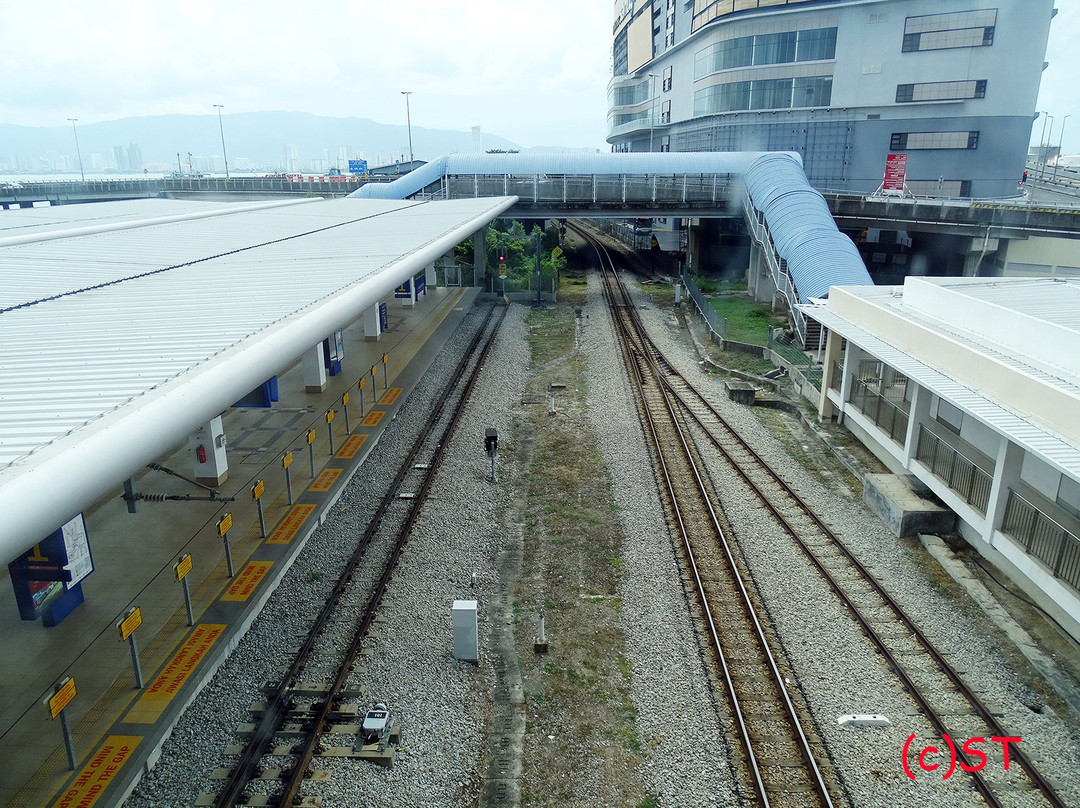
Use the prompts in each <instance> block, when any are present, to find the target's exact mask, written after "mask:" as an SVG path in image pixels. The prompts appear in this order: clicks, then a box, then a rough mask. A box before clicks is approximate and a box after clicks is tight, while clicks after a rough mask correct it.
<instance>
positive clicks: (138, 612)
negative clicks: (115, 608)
mask: <svg viewBox="0 0 1080 808" xmlns="http://www.w3.org/2000/svg"><path fill="white" fill-rule="evenodd" d="M141 625H142V609H140V608H139V607H138V606H135V607H134V608H132V609H129V610H128V613H127V615H126V616H125V617H124V619H123V620H121V621H120V622H119V623H117V624H116V628H117V630H118V631H119V632H120V641H121V642H123V641H124V640H126V639H128V638H129V637H130V636H131V635H132V634H134V633H135V629H137V628H138V627H139V626H141Z"/></svg>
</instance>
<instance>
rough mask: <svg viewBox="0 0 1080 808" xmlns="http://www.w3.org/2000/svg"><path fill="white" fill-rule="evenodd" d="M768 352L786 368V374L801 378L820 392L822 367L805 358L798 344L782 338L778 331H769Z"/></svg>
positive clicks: (788, 338) (781, 332) (809, 358)
mask: <svg viewBox="0 0 1080 808" xmlns="http://www.w3.org/2000/svg"><path fill="white" fill-rule="evenodd" d="M769 350H770V351H772V353H774V354H776V356H778V357H779V358H780V359H781V360H782V362H783V364H786V365H787V367H788V373H790V374H793V375H798V376H802V377H803V378H804V379H805V380H806V381H807V382H809V383H810V385H811V386H813V387H814V388H816V389H817V391H818V392H819V393H820V392H821V384H822V377H823V375H824V374H823V372H822V367H821V365H819V364H817V363H816V362H814V360H813V359H812V358H811V357H809V356H807V355H806V353H805V352H804V351H803V349H802V347H801V346H800V345H799V343H798V342H797V341H796V340H794V339H792V338H791V337H786V336H784V332H783V331H781V330H779V329H775V328H773V329H769Z"/></svg>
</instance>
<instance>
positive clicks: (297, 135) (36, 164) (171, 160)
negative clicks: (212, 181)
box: [0, 112, 517, 172]
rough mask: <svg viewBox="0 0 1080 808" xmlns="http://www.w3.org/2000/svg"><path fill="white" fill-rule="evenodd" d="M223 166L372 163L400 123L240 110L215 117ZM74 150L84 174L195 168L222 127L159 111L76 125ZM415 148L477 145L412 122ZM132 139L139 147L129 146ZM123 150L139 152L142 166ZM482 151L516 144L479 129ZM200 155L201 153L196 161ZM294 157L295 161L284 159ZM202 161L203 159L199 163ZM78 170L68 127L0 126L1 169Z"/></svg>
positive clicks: (203, 118) (215, 154)
mask: <svg viewBox="0 0 1080 808" xmlns="http://www.w3.org/2000/svg"><path fill="white" fill-rule="evenodd" d="M221 122H222V125H223V128H224V133H225V146H226V148H227V150H228V155H229V166H230V168H233V169H234V170H240V169H241V168H243V167H249V168H251V169H254V170H260V171H261V170H267V171H270V170H274V171H283V170H284V171H287V170H298V171H310V170H325V169H326V168H331V167H335V166H337V167H340V168H343V169H345V168H347V166H339V163H340V162H341V159H342V158H343V157H344V158H345V159H350V158H351V159H357V158H361V157H364V158H366V159H367V160H368V162H369V164H370V165H372V166H374V165H377V164H379V163H380V162H393V161H395V160H399V159H402V158H404V159H406V160H407V159H408V157H409V154H408V152H409V147H408V143H409V132H408V129H407V127H406V126H403V125H394V124H381V123H376V122H375V121H371V120H368V119H367V118H328V117H322V116H318V115H311V114H308V113H304V112H242V113H236V114H232V115H225V116H223V117H222V119H221ZM76 126H77V132H78V140H79V149H80V151H81V152H82V159H83V164H84V167H85V169H86V171H87V172H90V171H101V170H109V169H128V170H133V169H138V170H141V168H142V167H146V168H148V169H149V170H151V171H158V170H161V169H163V168H164V169H166V170H168V169H169V168H170V167H171V168H172V169H175V168H176V166H177V155H178V154H179V155H180V160H181V163H182V164H183V169H184V170H187V167H188V166H187V162H188V157H187V155H188V154H191V155H192V161H193V165H194V167H195V168H196V169H197V170H211V171H214V170H217V171H220V170H221V167H220V165H218V164H217V162H215V161H218V162H220V160H221V132H220V130H219V128H218V118H217V116H216V115H159V116H153V117H141V118H122V119H120V120H116V121H103V122H101V123H90V124H81V123H79V124H76ZM412 141H413V154H414V155H415V156H416V158H417V159H420V160H430V159H431V158H433V157H437V156H438V155H441V154H447V153H451V152H472V151H475V150H476V145H475V138H474V136H473V133H472V132H455V131H451V130H445V129H428V128H425V127H420V126H414V127H413V128H412ZM131 144H134V145H135V146H137V147H138V150H137V152H135V151H134V150H131V149H130V148H129V147H130V145H131ZM115 147H120V149H121V150H122V156H121V157H120V161H119V162H124V163H129V162H131V163H134V160H129V157H128V155H129V154H137V155H139V156H140V157H141V165H139V166H136V165H134V164H129V165H120V164H118V159H117V156H116V154H115V153H114V148H115ZM482 147H483V149H485V150H486V149H515V148H517V147H516V146H515V144H513V143H511V142H510V141H508V140H506V139H505V138H501V137H498V136H497V135H491V134H487V133H484V134H483V135H482ZM199 158H202V160H201V161H200V160H199ZM290 161H292V162H293V163H295V165H289V162H290ZM200 163H201V164H200ZM72 167H74V168H75V169H76V170H77V168H78V163H77V160H76V149H75V136H74V133H73V132H72V128H71V127H70V126H50V127H40V126H39V127H31V126H12V125H8V124H0V171H31V170H33V171H48V170H63V169H64V168H68V169H70V168H72Z"/></svg>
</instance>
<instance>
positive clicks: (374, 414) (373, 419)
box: [363, 410, 386, 426]
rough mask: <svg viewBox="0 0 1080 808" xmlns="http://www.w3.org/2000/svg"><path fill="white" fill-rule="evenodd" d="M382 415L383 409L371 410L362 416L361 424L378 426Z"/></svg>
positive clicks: (383, 413)
mask: <svg viewBox="0 0 1080 808" xmlns="http://www.w3.org/2000/svg"><path fill="white" fill-rule="evenodd" d="M384 415H386V412H385V411H384V410H372V411H371V412H369V413H368V414H367V415H366V416H364V420H363V424H364V426H378V425H379V421H381V420H382V417H383V416H384Z"/></svg>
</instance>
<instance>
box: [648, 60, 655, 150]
mask: <svg viewBox="0 0 1080 808" xmlns="http://www.w3.org/2000/svg"><path fill="white" fill-rule="evenodd" d="M655 130H656V74H655V73H650V74H649V151H652V150H653V133H654V132H655Z"/></svg>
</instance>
